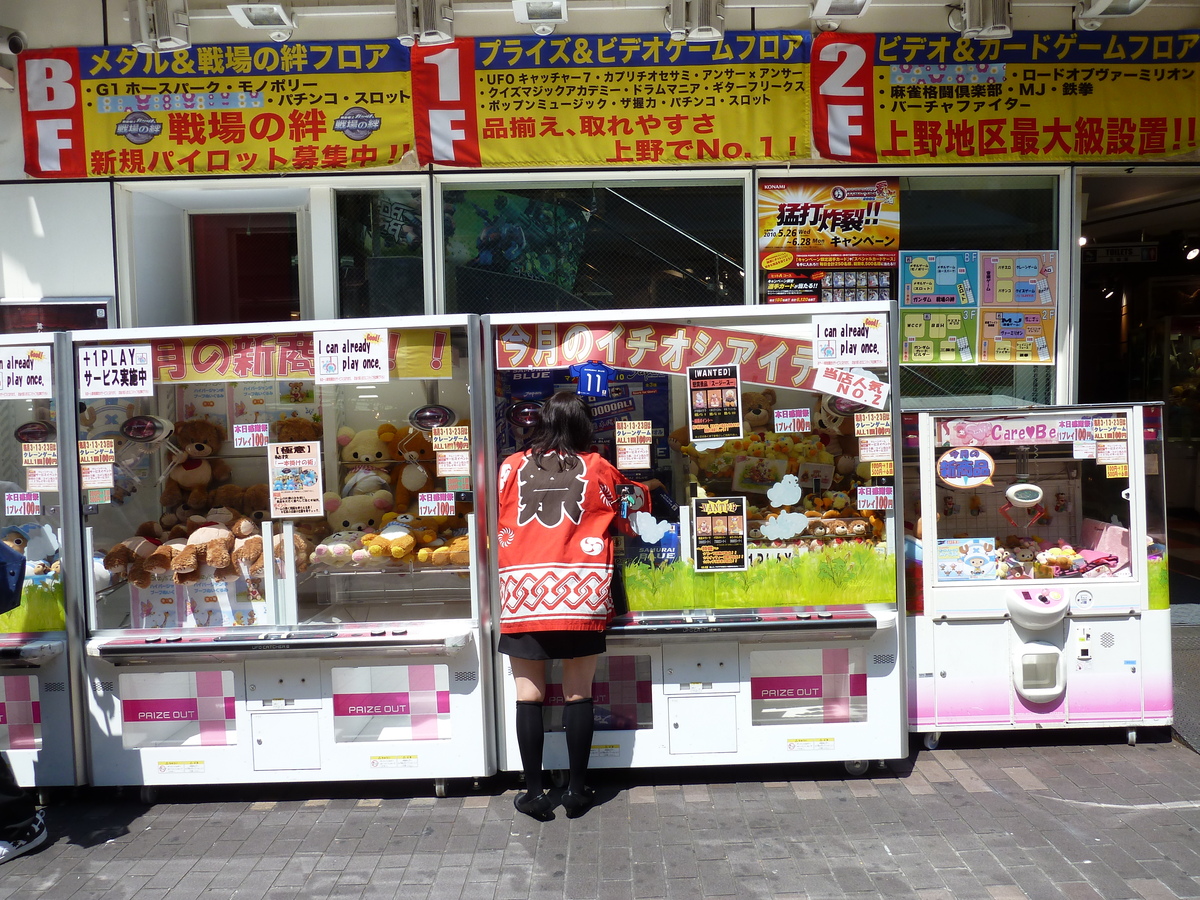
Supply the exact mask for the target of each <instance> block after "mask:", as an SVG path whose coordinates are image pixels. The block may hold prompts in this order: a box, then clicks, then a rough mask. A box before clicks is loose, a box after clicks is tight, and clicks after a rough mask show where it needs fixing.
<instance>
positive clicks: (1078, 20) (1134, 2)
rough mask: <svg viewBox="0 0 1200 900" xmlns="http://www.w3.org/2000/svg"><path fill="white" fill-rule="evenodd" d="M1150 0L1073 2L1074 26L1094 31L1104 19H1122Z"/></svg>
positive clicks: (1082, 29)
mask: <svg viewBox="0 0 1200 900" xmlns="http://www.w3.org/2000/svg"><path fill="white" fill-rule="evenodd" d="M1149 2H1150V0H1080V2H1079V3H1076V4H1075V27H1076V28H1077V29H1079V30H1080V31H1095V30H1096V29H1097V28H1099V27H1100V26H1101V25H1103V24H1104V22H1105V20H1106V19H1124V18H1126V17H1128V16H1132V15H1133V14H1134V13H1136V12H1140V11H1141V10H1142V9H1143V8H1144V7H1145V6H1146V5H1147V4H1148V3H1149Z"/></svg>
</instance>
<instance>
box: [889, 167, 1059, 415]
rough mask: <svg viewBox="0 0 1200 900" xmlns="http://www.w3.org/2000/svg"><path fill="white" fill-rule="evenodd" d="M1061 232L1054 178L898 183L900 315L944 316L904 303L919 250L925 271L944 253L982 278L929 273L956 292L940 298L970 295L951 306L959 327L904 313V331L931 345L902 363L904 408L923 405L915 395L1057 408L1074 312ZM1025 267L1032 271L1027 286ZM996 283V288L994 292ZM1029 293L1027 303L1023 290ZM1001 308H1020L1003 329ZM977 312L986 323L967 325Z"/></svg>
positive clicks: (943, 401)
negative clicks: (1064, 340)
mask: <svg viewBox="0 0 1200 900" xmlns="http://www.w3.org/2000/svg"><path fill="white" fill-rule="evenodd" d="M1058 232H1059V223H1058V178H1057V176H1054V175H988V176H978V175H970V176H966V175H960V176H940V175H921V176H905V177H903V178H901V179H900V248H901V258H900V272H899V276H900V294H901V297H900V300H901V308H902V310H903V309H912V310H917V311H918V312H920V313H921V315H922V316H924V315H925V313H926V312H930V313H932V314H934V315H937V314H941V313H942V312H944V311H946V310H945V309H936V310H934V309H932V308H930V309H929V310H925V311H922V310H920V308H919V307H916V306H915V305H912V304H909V303H906V302H905V299H904V295H903V291H904V286H905V283H906V282H907V283H908V284H912V283H914V281H915V282H916V283H918V284H919V283H920V280H921V279H922V278H925V277H926V276H925V275H924V274H923V273H922V272H920V271H917V272H915V273H912V272H909V271H908V267H907V263H906V260H905V256H904V254H905V253H916V254H917V255H918V256H919V257H921V259H920V260H918V261H917V264H918V265H922V266H923V265H928V261H929V260H930V259H931V258H934V256H935V254H937V253H938V252H944V253H945V254H946V257H945V258H946V259H951V258H953V259H955V260H956V261H957V262H958V264H959V265H960V266H965V267H972V266H973V267H975V271H977V272H978V273H979V274H978V279H977V280H968V279H966V278H964V279H962V280H961V281H960V282H959V284H955V280H954V279H945V280H944V281H943V280H939V276H938V275H937V273H936V272H934V273H930V274H929V275H928V276H927V277H928V278H929V279H930V284H935V285H937V286H947V285H948V286H949V287H950V288H952V289H947V290H942V289H941V288H940V287H939V288H938V292H939V293H941V294H950V295H952V294H953V293H954V292H955V291H954V290H953V288H958V289H960V291H961V290H965V291H966V296H965V297H964V298H963V299H962V301H961V302H960V303H959V304H958V308H950V309H949V310H948V311H949V312H950V313H951V314H957V313H960V312H961V313H963V314H964V317H963V319H962V323H961V326H962V327H961V328H958V329H956V327H955V326H954V325H953V324H951V325H949V326H948V325H947V321H948V320H945V319H942V320H936V321H935V322H934V324H928V321H929V320H928V319H926V322H927V325H926V328H925V329H924V330H923V331H922V329H921V325H920V322H918V321H915V320H912V319H913V317H912V314H910V313H908V312H903V313H902V316H901V328H905V329H907V328H909V327H912V328H914V329H916V330H917V331H919V332H921V334H920V335H919V337H920V338H922V339H924V340H925V341H927V342H928V345H929V348H930V353H929V355H928V356H926V357H924V358H915V357H912V356H910V357H909V358H903V357H902V360H901V368H900V391H901V394H902V396H903V397H904V398H905V399H906V405H907V406H918V405H921V400H920V399H918V398H936V401H935V402H937V403H938V405H942V406H960V405H962V406H969V405H1012V404H1014V403H1052V402H1054V400H1055V396H1054V392H1055V377H1054V370H1055V365H1054V361H1055V360H1056V359H1057V358H1060V356H1061V354H1062V352H1063V349H1064V348H1062V347H1060V346H1058V345H1057V341H1056V340H1055V338H1056V330H1057V323H1058V317H1060V316H1063V315H1066V314H1067V309H1068V307H1067V297H1066V289H1067V283H1066V279H1065V278H1063V277H1062V275H1063V271H1064V264H1065V260H1062V259H1061V258H1059V257H1058V256H1057V254H1056V252H1055V251H1056V250H1057V248H1058V243H1059V241H1058ZM971 254H974V256H971ZM938 258H940V257H938ZM934 265H935V266H936V263H935V264H934ZM1026 268H1028V269H1030V270H1031V274H1030V275H1029V276H1028V281H1027V282H1023V281H1022V272H1023V271H1024V270H1025V269H1026ZM910 276H911V277H910ZM993 278H995V279H996V280H995V281H994V282H993V281H991V280H990V279H993ZM1039 279H1044V282H1045V283H1044V285H1041V284H1040V282H1039ZM968 284H969V287H965V286H966V285H968ZM993 285H995V286H996V287H997V288H998V289H997V290H996V291H995V292H994V293H990V292H989V291H990V289H991V288H992V287H993ZM1026 288H1027V289H1028V292H1029V296H1028V297H1026V296H1025V295H1024V294H1023V293H1022V292H1023V291H1024V290H1025V289H1026ZM931 293H934V291H931ZM951 306H953V304H951ZM1000 311H1009V312H1015V313H1016V314H1017V318H1014V320H1013V322H1011V323H1010V322H1008V321H1006V322H1005V323H1004V324H1003V326H1001V325H1000V324H999V323H996V322H993V321H991V319H989V318H988V317H989V315H992V316H994V315H996V314H998V313H999V312H1000ZM972 315H974V316H979V317H980V324H979V325H978V326H977V325H975V324H974V323H972V322H970V321H969V320H968V317H969V316H972ZM1010 325H1011V326H1012V327H1009V326H1010ZM906 334H908V332H907V331H906ZM1039 338H1040V340H1039ZM985 340H986V341H987V343H985ZM909 401H913V402H909Z"/></svg>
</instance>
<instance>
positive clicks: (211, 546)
mask: <svg viewBox="0 0 1200 900" xmlns="http://www.w3.org/2000/svg"><path fill="white" fill-rule="evenodd" d="M194 518H195V519H200V518H201V517H199V516H196V517H194ZM246 523H250V520H249V519H247V518H246V517H245V516H243V515H242V514H241V513H239V512H237V511H236V510H232V509H227V508H224V507H222V508H220V509H213V510H209V512H208V515H207V516H206V517H203V521H201V522H199V523H192V524H195V525H196V527H195V529H194V530H193V531H192V533H191V534H190V535H188V538H187V543H186V544H185V545H184V546H183V549H181V550H180V551H179V552H178V553H176V554H175V558H174V559H172V560H171V572H172V573H173V576H174V579H175V583H176V584H191V583H193V582H196V581H199V580H200V579H201V578H202V577H203V576H204V573H203V571H202V568H203V567H204V566H211V567H212V568H213V569H214V570H215V572H214V573H213V577H214V578H228V577H230V576H232V575H234V574H236V573H235V572H234V571H233V557H232V553H233V548H234V544H235V542H236V540H237V538H238V536H239V535H242V536H246V535H247V534H248V532H247V530H246ZM250 525H251V527H252V526H253V523H250Z"/></svg>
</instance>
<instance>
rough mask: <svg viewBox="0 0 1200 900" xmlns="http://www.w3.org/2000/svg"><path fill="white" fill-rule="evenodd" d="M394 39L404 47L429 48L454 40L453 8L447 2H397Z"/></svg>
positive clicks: (399, 0)
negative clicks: (417, 45)
mask: <svg viewBox="0 0 1200 900" xmlns="http://www.w3.org/2000/svg"><path fill="white" fill-rule="evenodd" d="M396 20H397V24H398V25H399V34H398V35H397V36H396V39H397V40H398V41H400V43H401V44H403V45H404V46H405V47H411V46H412V45H413V44H420V45H421V46H422V47H431V46H433V45H435V44H449V43H450V42H451V41H453V40H454V8H453V7H452V6H451V5H450V2H449V0H446V2H445V3H442V2H440V0H398V2H397V3H396Z"/></svg>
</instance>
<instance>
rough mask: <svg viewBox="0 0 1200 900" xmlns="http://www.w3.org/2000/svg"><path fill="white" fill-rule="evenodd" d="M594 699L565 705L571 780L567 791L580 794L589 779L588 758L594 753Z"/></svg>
mask: <svg viewBox="0 0 1200 900" xmlns="http://www.w3.org/2000/svg"><path fill="white" fill-rule="evenodd" d="M593 726H594V722H593V721H592V698H591V697H584V698H583V699H582V700H571V701H570V702H568V703H566V704H564V705H563V728H564V729H565V730H566V732H567V763H568V764H569V765H570V767H571V780H570V782H569V783H568V784H567V790H570V791H575V792H576V793H578V792H580V791H582V790H583V788H584V779H585V778H586V777H587V767H588V756H589V755H590V754H591V752H592V729H593Z"/></svg>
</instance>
